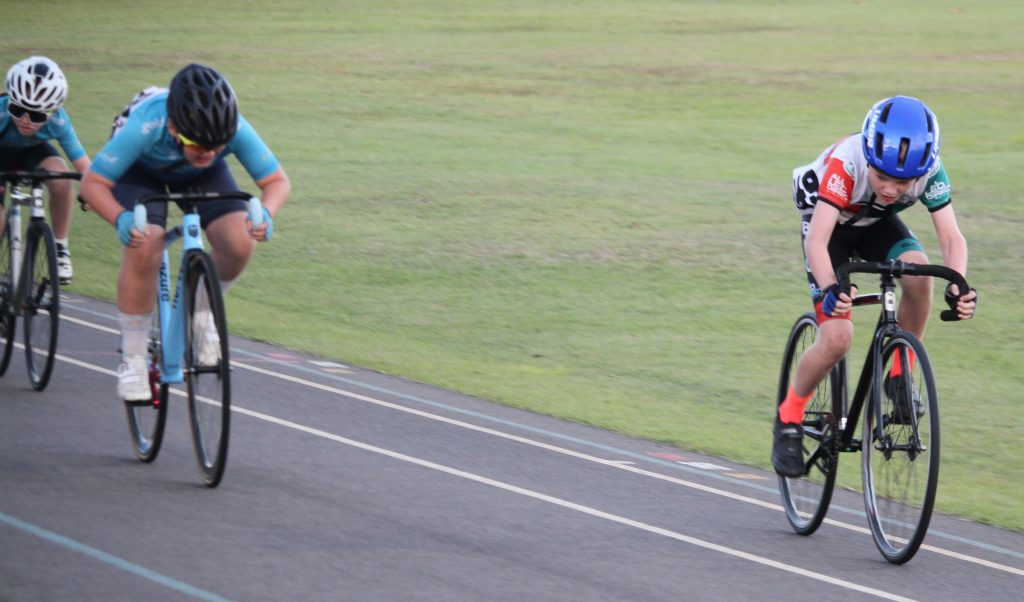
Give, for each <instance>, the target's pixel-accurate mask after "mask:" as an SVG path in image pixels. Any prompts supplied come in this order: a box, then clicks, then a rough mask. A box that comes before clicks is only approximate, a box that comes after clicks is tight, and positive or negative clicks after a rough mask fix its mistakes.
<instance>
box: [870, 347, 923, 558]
mask: <svg viewBox="0 0 1024 602" xmlns="http://www.w3.org/2000/svg"><path fill="white" fill-rule="evenodd" d="M897 350H899V351H900V353H899V354H897V353H896V351H897ZM908 350H912V351H913V353H914V356H915V357H916V361H915V362H914V366H913V367H910V366H909V365H908V362H907V360H906V359H905V358H907V357H908V355H907V351H908ZM897 358H899V359H898V362H899V364H898V365H900V366H901V369H902V373H903V374H907V373H910V374H912V377H911V378H910V379H909V380H903V381H902V384H903V386H889V387H886V386H884V383H885V382H886V380H885V377H886V375H890V374H891V373H892V368H893V363H894V362H896V361H897ZM875 366H876V370H875V374H874V375H873V379H872V392H871V407H869V408H868V411H867V412H865V414H864V431H863V439H862V444H861V452H862V454H861V455H862V460H861V461H862V465H863V470H862V473H863V484H864V505H865V510H866V512H867V516H868V524H869V526H870V527H871V534H872V536H873V537H874V540H875V545H876V546H877V547H878V550H879V551H880V552H881V553H882V556H884V557H885V559H886V560H888V561H889V562H892V563H894V564H903V563H905V562H907V561H909V560H910V559H911V558H913V557H914V554H916V553H917V550H918V549H919V548H920V547H921V543H922V542H923V541H924V537H925V535H926V534H927V531H928V523H929V522H930V520H931V515H932V509H933V507H934V504H935V492H936V489H937V487H938V481H939V405H938V397H937V395H936V389H935V379H934V375H933V373H932V367H931V363H930V362H929V360H928V355H927V354H926V352H925V349H924V345H923V344H922V343H921V341H920V340H918V338H917V337H916V336H914V335H913V334H912V333H909V332H903V331H900V332H898V333H896V334H895V335H893V336H892V337H890V338H889V339H888V340H887V341H886V342H885V344H884V346H883V347H882V351H881V361H878V360H877V359H876V361H875ZM894 380H895V379H894ZM900 391H902V394H904V395H907V396H908V397H907V399H913V394H914V393H916V394H917V396H918V397H919V398H920V407H921V408H922V409H923V411H924V413H923V415H920V416H918V415H917V412H907V418H906V419H903V418H898V417H899V416H902V413H901V412H899V411H898V410H896V409H895V403H896V402H895V399H896V397H897V395H900V394H901V393H900ZM907 405H909V406H910V407H913V404H907Z"/></svg>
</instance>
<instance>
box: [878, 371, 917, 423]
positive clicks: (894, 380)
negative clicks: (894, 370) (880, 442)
mask: <svg viewBox="0 0 1024 602" xmlns="http://www.w3.org/2000/svg"><path fill="white" fill-rule="evenodd" d="M907 380H908V379H906V378H904V376H903V375H902V374H900V375H899V376H895V377H893V376H892V375H889V374H887V375H886V376H885V380H884V381H882V388H883V389H884V390H885V395H886V396H887V397H888V398H889V399H891V400H892V405H893V411H892V413H891V414H889V415H888V418H889V424H913V423H914V419H913V417H912V416H911V413H914V414H917V417H918V418H919V419H920V418H921V417H922V416H924V404H923V403H921V396H920V395H919V394H918V392H917V387H915V386H914V381H913V380H912V379H910V382H907Z"/></svg>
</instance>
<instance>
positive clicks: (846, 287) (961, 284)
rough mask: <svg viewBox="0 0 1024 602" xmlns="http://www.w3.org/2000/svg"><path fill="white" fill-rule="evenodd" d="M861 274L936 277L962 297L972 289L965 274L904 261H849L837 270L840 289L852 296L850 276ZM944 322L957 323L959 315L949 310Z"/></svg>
mask: <svg viewBox="0 0 1024 602" xmlns="http://www.w3.org/2000/svg"><path fill="white" fill-rule="evenodd" d="M855 272H861V273H866V274H882V275H888V276H889V277H892V278H899V277H900V276H934V277H935V278H942V279H943V280H948V281H949V282H952V283H953V284H955V285H956V287H957V290H959V291H960V294H961V295H964V294H967V291H969V290H971V287H970V286H968V285H967V280H966V279H965V278H964V277H963V274H961V273H960V272H958V271H956V270H954V269H953V268H948V267H946V266H944V265H931V264H927V265H924V264H918V263H906V262H903V261H895V260H893V261H849V262H847V263H844V264H843V265H841V266H839V267H838V268H837V269H836V278H837V279H838V280H839V287H840V289H842V291H843V292H844V293H846V294H847V295H849V294H850V274H852V273H855ZM939 318H941V319H942V321H943V322H955V321H957V320H959V319H960V318H959V315H958V314H957V312H956V311H955V310H952V309H947V310H945V311H943V312H942V313H941V314H939Z"/></svg>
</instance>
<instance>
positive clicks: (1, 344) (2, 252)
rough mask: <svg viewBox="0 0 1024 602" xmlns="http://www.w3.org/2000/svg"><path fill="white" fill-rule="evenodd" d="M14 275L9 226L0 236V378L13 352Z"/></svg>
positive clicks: (15, 320) (14, 323)
mask: <svg viewBox="0 0 1024 602" xmlns="http://www.w3.org/2000/svg"><path fill="white" fill-rule="evenodd" d="M14 283H15V281H14V275H13V274H12V269H11V237H10V225H9V224H8V226H7V227H5V228H4V233H3V235H2V236H0V376H3V375H4V373H5V372H7V366H8V364H10V362H11V352H12V351H13V350H14V331H15V325H16V324H17V318H16V317H15V316H14Z"/></svg>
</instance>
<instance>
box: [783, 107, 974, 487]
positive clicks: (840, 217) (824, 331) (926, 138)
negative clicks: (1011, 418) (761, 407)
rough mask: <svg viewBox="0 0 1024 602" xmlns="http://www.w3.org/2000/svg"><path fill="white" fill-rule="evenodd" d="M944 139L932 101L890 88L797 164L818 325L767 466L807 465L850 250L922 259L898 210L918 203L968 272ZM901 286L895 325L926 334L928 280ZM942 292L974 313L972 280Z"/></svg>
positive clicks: (848, 304)
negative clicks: (846, 131)
mask: <svg viewBox="0 0 1024 602" xmlns="http://www.w3.org/2000/svg"><path fill="white" fill-rule="evenodd" d="M940 143H941V139H940V135H939V122H938V119H936V118H935V114H934V113H933V112H932V110H931V109H929V108H928V106H927V105H926V104H924V103H923V102H921V101H920V100H918V99H916V98H911V97H909V96H893V97H891V98H886V99H883V100H881V101H879V102H877V103H875V105H874V106H873V107H871V110H870V111H868V114H867V116H866V117H865V119H864V125H863V127H862V129H861V132H860V133H859V134H856V133H854V134H852V135H849V136H846V137H844V138H842V139H840V140H839V141H837V142H835V143H834V144H832V145H831V146H829V147H828V148H827V149H825V151H824V152H822V153H821V154H820V155H819V156H818V158H817V159H815V161H814V162H813V163H811V164H809V165H805V166H803V167H798V168H797V169H795V170H793V201H794V202H795V203H796V208H797V210H798V211H799V212H800V215H801V221H802V229H801V233H802V238H803V249H804V260H805V267H806V271H807V280H808V282H809V284H810V293H811V299H812V301H813V303H814V308H815V311H816V313H817V316H818V325H819V327H820V333H819V335H818V338H817V340H816V341H815V343H814V344H813V345H812V346H811V347H810V348H809V349H808V350H807V352H806V353H805V354H804V356H803V357H802V358H801V359H800V363H799V364H798V366H797V369H796V376H795V377H794V378H793V384H792V388H791V389H790V390H789V392H788V394H787V396H786V399H785V400H784V401H783V402H782V404H781V405H780V406H779V411H778V415H777V416H776V420H775V440H774V444H773V446H772V466H773V467H774V468H775V470H776V471H777V472H778V473H779V474H783V475H785V476H790V477H796V476H800V475H802V474H803V458H802V449H801V440H802V437H803V429H802V427H801V423H802V421H803V414H804V407H805V406H806V405H807V402H808V401H809V399H810V398H811V396H812V394H813V392H814V391H815V389H816V388H817V386H818V384H819V383H820V382H821V381H822V379H824V378H825V376H826V375H827V374H828V373H829V371H830V370H831V369H832V367H833V366H835V364H836V363H837V362H838V361H839V360H840V359H842V358H843V356H845V355H846V352H847V351H848V350H849V348H850V343H851V342H852V340H853V322H852V321H851V320H850V317H851V314H850V311H851V308H852V302H853V297H855V296H856V289H854V290H853V291H851V292H850V294H849V295H847V294H845V293H842V292H841V291H840V290H839V285H838V283H837V281H836V276H835V269H836V268H837V267H838V266H840V265H842V264H843V263H846V262H847V261H849V260H851V259H863V260H865V261H887V260H891V259H897V260H900V261H906V262H911V263H928V257H927V255H926V254H925V251H924V247H923V246H922V245H921V243H920V242H919V241H918V240H917V238H916V237H915V236H914V234H913V232H911V231H910V228H908V227H907V226H906V224H904V223H903V220H901V219H900V217H899V213H900V212H901V211H903V210H905V209H907V208H908V207H910V206H911V205H914V204H916V203H918V202H920V203H921V204H922V205H924V207H925V208H927V209H928V211H929V212H930V214H931V218H932V224H933V226H934V227H935V233H936V236H937V238H938V242H939V249H940V251H941V253H942V259H943V262H944V263H945V265H947V266H949V267H951V268H953V269H954V270H956V271H958V272H960V273H961V274H964V275H966V274H967V241H966V240H965V239H964V236H963V234H961V232H960V228H959V226H958V225H957V222H956V215H955V214H954V213H953V205H952V196H951V188H950V184H949V178H948V176H947V175H946V169H945V168H944V167H943V164H942V159H941V158H939V147H940ZM900 289H901V294H900V303H899V307H898V310H897V311H898V314H899V320H900V324H901V326H902V327H903V328H905V329H906V330H909V331H911V332H913V333H914V334H915V335H917V336H918V337H920V338H923V337H924V331H925V326H926V325H927V322H928V314H929V312H930V310H931V304H932V279H931V278H929V277H924V276H917V277H907V276H904V277H903V278H900ZM945 299H946V303H948V304H949V306H950V307H951V308H952V309H954V310H956V311H957V313H958V315H959V317H960V319H962V320H966V319H970V318H971V317H973V315H974V310H975V308H976V306H977V292H976V291H974V290H973V289H972V290H970V291H959V290H957V289H956V286H955V285H950V286H949V287H948V288H947V289H946V293H945ZM908 360H909V361H910V362H913V361H914V360H915V358H908ZM893 365H894V366H897V367H898V365H899V364H898V362H893ZM886 378H888V379H890V380H892V379H899V378H903V375H901V374H889V375H886ZM899 390H903V389H902V388H901V389H899ZM897 401H898V403H903V404H905V405H906V406H907V407H906V408H905V409H904V410H903V411H902V412H900V413H899V414H900V415H901V416H909V415H910V412H911V411H916V412H917V413H918V414H920V413H921V411H922V409H921V408H920V406H919V404H917V403H915V402H916V400H914V399H900V400H897Z"/></svg>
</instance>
